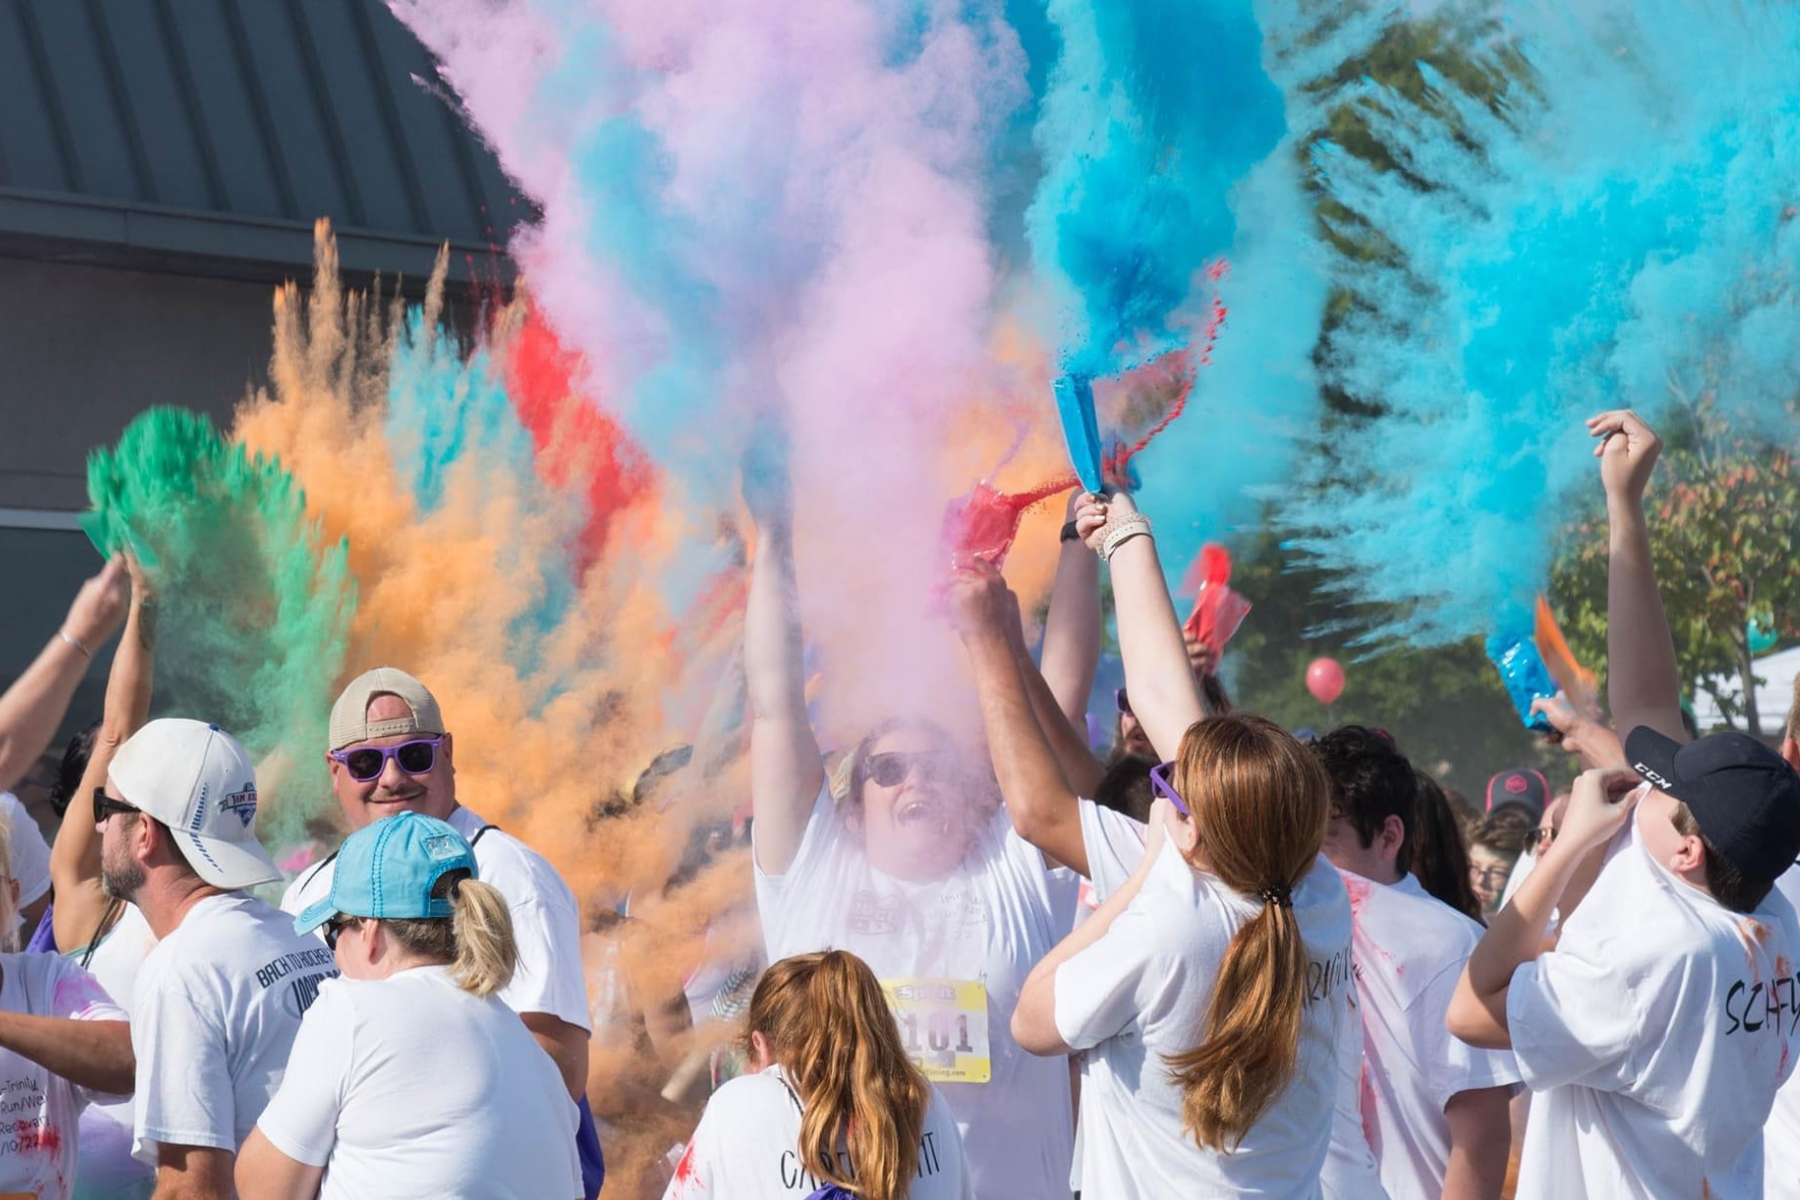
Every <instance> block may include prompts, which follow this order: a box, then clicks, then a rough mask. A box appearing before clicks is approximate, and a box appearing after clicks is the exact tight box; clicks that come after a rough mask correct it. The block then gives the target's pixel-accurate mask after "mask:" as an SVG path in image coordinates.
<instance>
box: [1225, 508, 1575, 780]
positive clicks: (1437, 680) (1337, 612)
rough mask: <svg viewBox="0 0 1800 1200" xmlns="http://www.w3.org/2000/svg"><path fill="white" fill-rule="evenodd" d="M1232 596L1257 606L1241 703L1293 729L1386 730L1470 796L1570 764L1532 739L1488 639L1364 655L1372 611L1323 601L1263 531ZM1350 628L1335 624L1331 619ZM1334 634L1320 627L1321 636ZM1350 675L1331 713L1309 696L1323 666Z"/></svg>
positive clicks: (1234, 658)
mask: <svg viewBox="0 0 1800 1200" xmlns="http://www.w3.org/2000/svg"><path fill="white" fill-rule="evenodd" d="M1234 557H1235V560H1236V561H1235V566H1234V569H1233V572H1232V582H1231V586H1232V587H1234V588H1235V589H1237V590H1238V591H1239V592H1241V593H1243V595H1244V596H1245V597H1246V598H1247V599H1249V600H1250V602H1251V603H1252V604H1253V605H1254V606H1255V607H1254V609H1252V611H1251V613H1250V616H1249V617H1248V618H1247V619H1246V620H1245V622H1244V625H1243V628H1242V629H1240V630H1239V631H1238V634H1237V636H1236V637H1235V638H1233V639H1232V642H1231V646H1230V648H1229V649H1228V650H1227V651H1226V655H1225V667H1224V670H1225V676H1226V678H1227V680H1228V681H1229V683H1230V686H1231V690H1232V700H1233V702H1234V703H1236V704H1239V705H1241V706H1242V707H1244V708H1245V709H1247V710H1249V711H1252V712H1257V713H1261V714H1263V715H1265V716H1267V717H1269V718H1270V719H1271V720H1273V721H1277V722H1279V723H1281V724H1282V725H1284V726H1286V727H1287V728H1290V729H1298V728H1302V727H1306V726H1311V727H1312V728H1314V729H1319V730H1325V729H1330V728H1332V727H1334V726H1337V725H1341V724H1346V723H1356V724H1363V725H1371V726H1375V727H1377V728H1380V729H1385V730H1387V731H1388V732H1390V733H1392V734H1393V735H1394V739H1395V741H1396V742H1397V743H1398V744H1399V746H1400V748H1401V749H1402V750H1403V751H1404V752H1405V753H1406V755H1407V756H1408V757H1409V758H1411V759H1412V760H1413V763H1414V765H1416V766H1418V767H1420V768H1422V769H1424V770H1426V771H1428V772H1430V773H1431V774H1432V775H1433V776H1434V777H1436V778H1438V779H1439V780H1440V781H1442V782H1443V783H1445V784H1447V785H1448V786H1451V787H1454V788H1456V789H1457V790H1459V791H1461V792H1463V793H1464V794H1466V795H1471V796H1479V795H1480V794H1481V791H1482V789H1483V788H1484V787H1485V786H1486V784H1487V780H1488V777H1489V776H1490V775H1492V774H1494V773H1495V772H1496V771H1501V770H1506V769H1508V768H1511V767H1526V766H1534V767H1537V768H1538V769H1540V770H1542V771H1544V772H1545V773H1546V774H1548V775H1550V776H1551V777H1552V778H1553V779H1555V780H1557V781H1559V782H1560V781H1566V780H1567V779H1568V778H1569V777H1570V771H1569V767H1568V764H1567V759H1566V756H1565V755H1563V754H1562V753H1561V752H1560V751H1558V750H1556V749H1555V748H1553V747H1551V746H1549V745H1548V744H1547V743H1545V742H1544V740H1543V739H1542V738H1541V737H1539V736H1538V735H1536V734H1534V733H1532V732H1531V731H1530V730H1527V729H1526V728H1525V726H1524V724H1523V723H1522V722H1521V721H1520V720H1519V716H1518V713H1517V712H1515V711H1514V709H1513V706H1512V702H1511V701H1510V700H1509V699H1508V698H1507V695H1506V690H1505V688H1504V687H1503V686H1502V685H1501V683H1500V677H1499V673H1498V672H1496V671H1495V669H1494V667H1493V665H1492V664H1491V663H1489V662H1488V660H1487V655H1486V653H1485V652H1484V650H1483V649H1482V645H1481V641H1480V639H1478V638H1470V639H1468V640H1467V641H1464V642H1459V643H1457V644H1455V645H1452V646H1441V647H1435V648H1432V649H1425V650H1420V649H1414V648H1411V647H1368V646H1357V645H1354V644H1353V642H1354V641H1355V631H1356V629H1358V628H1363V627H1366V622H1367V620H1368V618H1369V617H1370V616H1371V614H1369V613H1360V612H1356V611H1346V610H1344V609H1342V608H1341V607H1337V606H1335V605H1334V602H1332V601H1328V600H1326V599H1324V597H1323V594H1322V592H1321V590H1320V585H1321V584H1322V583H1323V582H1324V579H1325V577H1324V576H1323V574H1322V573H1321V572H1319V571H1318V570H1316V569H1314V568H1312V567H1310V566H1308V565H1307V564H1306V563H1304V562H1303V561H1300V560H1298V559H1297V558H1296V557H1295V556H1294V555H1292V554H1290V553H1289V552H1288V551H1286V550H1284V549H1283V548H1282V545H1281V542H1280V539H1279V538H1278V537H1277V536H1276V535H1275V534H1273V533H1272V532H1268V531H1266V530H1265V531H1264V532H1262V533H1259V534H1257V535H1255V536H1253V537H1246V538H1244V539H1242V540H1240V541H1239V542H1238V543H1237V544H1236V547H1235V555H1234ZM1330 617H1338V618H1341V621H1340V622H1333V623H1331V624H1329V625H1325V620H1324V619H1325V618H1330ZM1322 625H1324V627H1323V628H1322V627H1321V626H1322ZM1320 657H1326V658H1335V659H1337V660H1338V662H1340V663H1341V664H1343V667H1344V676H1345V684H1344V694H1343V695H1342V696H1340V697H1339V698H1338V700H1337V702H1336V703H1335V704H1333V705H1331V707H1330V708H1327V707H1326V706H1324V705H1322V704H1320V703H1319V702H1318V701H1317V700H1315V699H1313V697H1312V694H1311V693H1310V692H1308V691H1307V690H1306V668H1307V665H1308V664H1309V663H1310V662H1312V660H1313V659H1315V658H1320Z"/></svg>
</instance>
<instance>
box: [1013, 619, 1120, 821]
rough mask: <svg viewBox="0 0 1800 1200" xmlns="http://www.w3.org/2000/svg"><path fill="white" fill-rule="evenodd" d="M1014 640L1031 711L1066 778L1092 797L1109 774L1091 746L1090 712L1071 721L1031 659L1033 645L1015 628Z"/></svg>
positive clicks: (1076, 791) (1079, 793) (1015, 654)
mask: <svg viewBox="0 0 1800 1200" xmlns="http://www.w3.org/2000/svg"><path fill="white" fill-rule="evenodd" d="M1016 624H1017V623H1016V622H1015V626H1016ZM1011 641H1012V649H1013V658H1014V659H1016V660H1017V661H1018V664H1019V675H1020V677H1021V678H1023V679H1024V681H1025V692H1026V694H1027V695H1028V696H1030V697H1031V711H1032V712H1033V713H1034V714H1036V716H1037V723H1038V728H1039V729H1041V730H1043V733H1044V740H1045V741H1047V742H1049V743H1050V749H1051V750H1052V751H1053V752H1054V753H1055V754H1056V761H1057V762H1058V763H1059V764H1060V765H1061V766H1062V773H1063V778H1064V779H1067V780H1068V781H1069V786H1070V787H1072V788H1074V789H1075V794H1076V795H1077V796H1088V797H1092V796H1093V794H1094V793H1095V792H1096V791H1097V790H1099V787H1100V781H1101V780H1102V779H1103V778H1105V776H1106V765H1105V764H1104V763H1102V762H1101V761H1100V760H1099V759H1097V758H1095V757H1094V752H1093V750H1091V749H1089V747H1088V740H1087V714H1085V713H1083V714H1082V720H1081V724H1080V725H1079V726H1076V725H1073V724H1071V723H1070V721H1069V717H1068V714H1066V713H1064V712H1063V710H1062V708H1061V707H1060V706H1058V704H1057V702H1056V697H1055V695H1053V694H1052V693H1051V691H1050V685H1049V684H1048V683H1046V682H1045V681H1044V676H1043V673H1042V672H1041V671H1039V670H1038V667H1037V664H1036V663H1034V662H1032V661H1031V648H1030V647H1029V646H1027V645H1026V644H1025V636H1024V634H1023V633H1022V632H1017V631H1016V630H1015V632H1014V635H1013V637H1012V638H1011Z"/></svg>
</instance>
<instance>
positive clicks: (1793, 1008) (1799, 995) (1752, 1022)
mask: <svg viewBox="0 0 1800 1200" xmlns="http://www.w3.org/2000/svg"><path fill="white" fill-rule="evenodd" d="M1725 1021H1726V1025H1725V1033H1726V1035H1727V1036H1729V1035H1731V1034H1734V1033H1739V1032H1742V1033H1760V1032H1762V1031H1763V1030H1768V1031H1769V1032H1771V1033H1793V1032H1794V1031H1795V1030H1796V1029H1797V1028H1800V973H1795V974H1792V975H1781V976H1777V977H1776V978H1774V979H1769V980H1764V979H1739V980H1737V981H1736V982H1734V983H1733V984H1732V985H1731V986H1730V987H1729V988H1727V989H1726V990H1725Z"/></svg>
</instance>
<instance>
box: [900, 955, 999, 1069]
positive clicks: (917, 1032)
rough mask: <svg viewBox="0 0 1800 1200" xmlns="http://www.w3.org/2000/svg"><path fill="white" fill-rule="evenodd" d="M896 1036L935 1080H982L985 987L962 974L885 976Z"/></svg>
mask: <svg viewBox="0 0 1800 1200" xmlns="http://www.w3.org/2000/svg"><path fill="white" fill-rule="evenodd" d="M881 989H882V991H884V992H886V993H887V998H888V1004H889V1005H890V1006H891V1007H892V1008H893V1010H894V1020H895V1021H896V1022H897V1023H898V1024H899V1026H900V1042H901V1044H902V1045H903V1046H905V1047H906V1056H907V1057H908V1058H910V1059H912V1060H913V1062H914V1063H915V1064H916V1065H917V1066H918V1068H919V1069H920V1070H921V1071H923V1072H925V1077H926V1078H927V1079H929V1080H931V1081H932V1082H933V1083H986V1082H987V1081H988V1080H989V1079H990V1078H991V1077H992V1075H993V1063H992V1060H991V1059H990V1058H989V1053H988V1004H987V989H986V988H985V987H983V986H982V985H981V984H979V983H972V982H970V981H968V980H963V979H886V980H883V981H882V984H881Z"/></svg>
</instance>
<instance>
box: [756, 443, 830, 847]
mask: <svg viewBox="0 0 1800 1200" xmlns="http://www.w3.org/2000/svg"><path fill="white" fill-rule="evenodd" d="M778 437H779V435H778V434H776V433H774V432H772V431H765V433H764V434H763V435H762V436H759V437H758V439H757V441H758V443H759V447H758V448H759V453H754V454H752V455H751V456H749V457H747V458H746V461H745V464H744V501H745V503H747V504H748V505H749V506H750V515H751V516H752V517H754V518H755V520H756V533H757V537H756V549H755V552H754V557H753V558H752V559H751V561H750V595H749V598H748V601H747V604H746V608H745V613H744V686H745V690H746V692H747V693H748V697H749V701H750V801H751V809H752V812H753V813H754V814H755V817H756V825H755V840H756V851H755V853H756V863H757V866H759V867H761V868H762V869H763V870H764V871H765V872H767V873H769V874H771V875H780V874H782V873H783V872H785V871H786V870H787V869H788V867H789V866H791V865H792V864H793V861H794V855H795V854H797V853H799V850H800V839H801V837H802V836H803V835H804V834H805V833H806V822H807V819H808V818H809V817H810V816H811V814H812V808H813V802H814V801H815V800H816V799H817V798H818V795H819V789H820V788H821V787H823V786H824V784H825V766H824V764H823V763H822V762H821V761H820V756H819V743H818V741H817V739H815V738H814V737H813V731H812V725H811V723H810V722H809V721H808V720H807V717H806V677H805V668H804V666H803V665H802V663H801V652H802V649H803V644H802V642H801V635H800V602H799V591H798V585H797V584H796V582H795V572H794V512H793V499H792V496H791V495H790V494H789V491H788V482H787V478H786V474H787V473H786V470H785V469H784V464H783V463H782V462H781V461H780V450H779V443H778Z"/></svg>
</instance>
